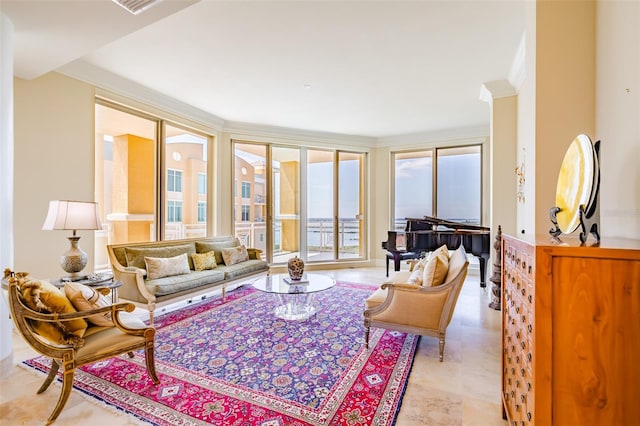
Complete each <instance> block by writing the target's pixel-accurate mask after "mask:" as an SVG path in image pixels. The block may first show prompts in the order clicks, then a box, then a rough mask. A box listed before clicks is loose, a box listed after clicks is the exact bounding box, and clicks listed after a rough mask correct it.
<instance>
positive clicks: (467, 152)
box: [392, 145, 482, 230]
mask: <svg viewBox="0 0 640 426" xmlns="http://www.w3.org/2000/svg"><path fill="white" fill-rule="evenodd" d="M392 157H393V160H392V166H393V180H394V194H393V196H394V228H395V229H396V230H402V229H404V226H405V224H406V219H407V218H422V217H424V216H436V217H439V218H441V219H446V220H452V221H456V222H463V223H468V224H476V225H479V224H480V222H481V212H482V205H481V197H482V148H481V146H480V145H471V146H464V147H453V148H433V149H428V150H419V151H406V152H396V153H393V154H392ZM434 171H435V173H434Z"/></svg>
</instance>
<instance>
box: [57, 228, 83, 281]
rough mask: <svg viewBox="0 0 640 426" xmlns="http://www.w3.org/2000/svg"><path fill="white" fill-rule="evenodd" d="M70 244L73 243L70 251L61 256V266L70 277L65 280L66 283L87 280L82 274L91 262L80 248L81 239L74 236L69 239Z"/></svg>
mask: <svg viewBox="0 0 640 426" xmlns="http://www.w3.org/2000/svg"><path fill="white" fill-rule="evenodd" d="M67 238H68V240H69V242H70V243H71V247H70V248H69V250H68V251H67V252H66V253H64V254H63V255H62V256H60V266H61V267H62V269H63V270H64V271H65V272H67V273H68V274H69V275H68V276H67V277H65V278H63V280H65V281H78V280H81V279H83V278H85V277H84V276H83V275H81V274H80V272H81V271H82V270H83V269H84V267H85V266H87V261H88V260H89V258H88V256H87V253H85V252H84V251H82V249H80V247H78V240H80V237H78V236H75V235H74V236H72V237H67Z"/></svg>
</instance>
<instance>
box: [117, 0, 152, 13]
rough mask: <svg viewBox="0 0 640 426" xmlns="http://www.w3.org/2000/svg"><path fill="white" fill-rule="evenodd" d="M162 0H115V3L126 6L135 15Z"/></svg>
mask: <svg viewBox="0 0 640 426" xmlns="http://www.w3.org/2000/svg"><path fill="white" fill-rule="evenodd" d="M161 1H162V0H113V2H114V3H116V4H118V5H120V6H122V7H124V8H125V9H127V10H128V11H129V12H131V13H133V14H134V15H137V14H139V13H142V12H144V11H145V10H147V9H149V8H150V7H151V6H153V5H155V4H158V3H160V2H161Z"/></svg>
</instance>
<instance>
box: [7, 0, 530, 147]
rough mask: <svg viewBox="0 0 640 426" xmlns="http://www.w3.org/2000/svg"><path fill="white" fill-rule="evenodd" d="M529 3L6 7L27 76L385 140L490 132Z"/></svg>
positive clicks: (210, 1) (56, 3) (86, 1)
mask: <svg viewBox="0 0 640 426" xmlns="http://www.w3.org/2000/svg"><path fill="white" fill-rule="evenodd" d="M524 7H525V5H524V1H520V0H511V1H506V0H505V1H496V2H489V1H480V0H475V1H413V2H404V1H395V0H394V1H371V2H369V1H354V0H352V1H280V2H276V1H268V0H263V1H217V0H201V1H199V2H198V1H195V2H194V1H174V0H164V1H163V2H161V3H160V4H158V5H157V6H155V7H153V8H151V9H149V10H148V11H147V12H144V13H142V14H140V15H138V16H133V15H130V14H128V12H126V11H125V10H123V9H122V8H121V7H119V6H118V5H116V4H114V3H112V2H111V1H110V0H79V1H69V0H42V1H35V0H0V8H1V11H2V13H3V14H5V15H6V16H7V17H8V18H9V19H10V20H11V21H12V23H13V25H14V50H15V59H14V61H15V74H16V76H18V77H21V78H26V79H31V78H35V77H37V76H39V75H42V74H44V73H46V72H48V71H51V70H55V69H58V68H59V67H62V66H63V65H65V64H68V63H70V62H72V61H74V60H77V59H78V60H80V61H82V62H85V63H88V64H90V65H92V66H97V67H99V68H102V69H104V70H106V71H108V72H110V73H113V74H116V75H118V76H120V77H123V78H126V79H128V80H131V81H133V82H135V83H138V84H140V85H142V86H145V87H146V88H149V89H153V90H155V91H158V92H160V93H162V94H164V95H167V96H170V97H172V98H175V99H176V100H179V101H181V102H184V103H186V104H189V105H191V106H193V107H196V108H199V109H201V110H203V111H205V112H207V113H210V114H213V115H215V116H217V117H219V118H221V119H223V120H225V121H228V122H234V123H236V124H237V123H253V124H260V125H269V126H278V127H286V128H293V129H301V130H311V131H323V132H332V133H340V134H348V135H360V136H369V137H377V138H380V137H387V136H395V135H405V134H415V133H426V132H438V131H443V130H446V129H460V128H472V127H486V128H488V123H489V107H488V105H487V104H486V103H484V102H482V101H480V100H479V93H480V88H481V85H482V84H483V83H485V82H489V81H494V80H504V79H507V78H508V77H509V72H510V68H511V65H512V62H513V60H514V56H515V54H516V50H517V48H518V45H519V43H520V40H521V38H522V34H523V33H524ZM76 63H77V61H76ZM63 70H64V68H63Z"/></svg>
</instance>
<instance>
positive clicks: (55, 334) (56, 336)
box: [18, 277, 87, 345]
mask: <svg viewBox="0 0 640 426" xmlns="http://www.w3.org/2000/svg"><path fill="white" fill-rule="evenodd" d="M18 280H19V281H18V285H19V287H20V293H21V295H22V300H23V301H24V304H25V305H27V306H28V307H29V308H31V309H32V310H34V311H37V312H40V313H43V314H70V313H74V312H77V310H76V309H75V308H74V307H73V305H72V304H71V302H70V301H69V299H67V297H66V296H65V295H64V294H63V293H62V291H60V290H59V289H58V288H57V287H56V286H54V285H53V284H51V283H50V282H48V281H43V280H34V279H31V278H29V277H25V278H20V279H18ZM20 281H22V282H20ZM32 324H33V328H34V330H35V331H36V333H38V334H39V335H40V336H42V337H44V338H45V339H47V340H49V341H51V342H53V343H57V344H59V345H64V344H69V343H71V344H77V345H82V344H84V341H83V339H82V336H84V332H85V330H86V329H87V322H86V321H85V320H84V319H82V318H79V319H74V320H70V321H58V322H45V321H33V322H32Z"/></svg>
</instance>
